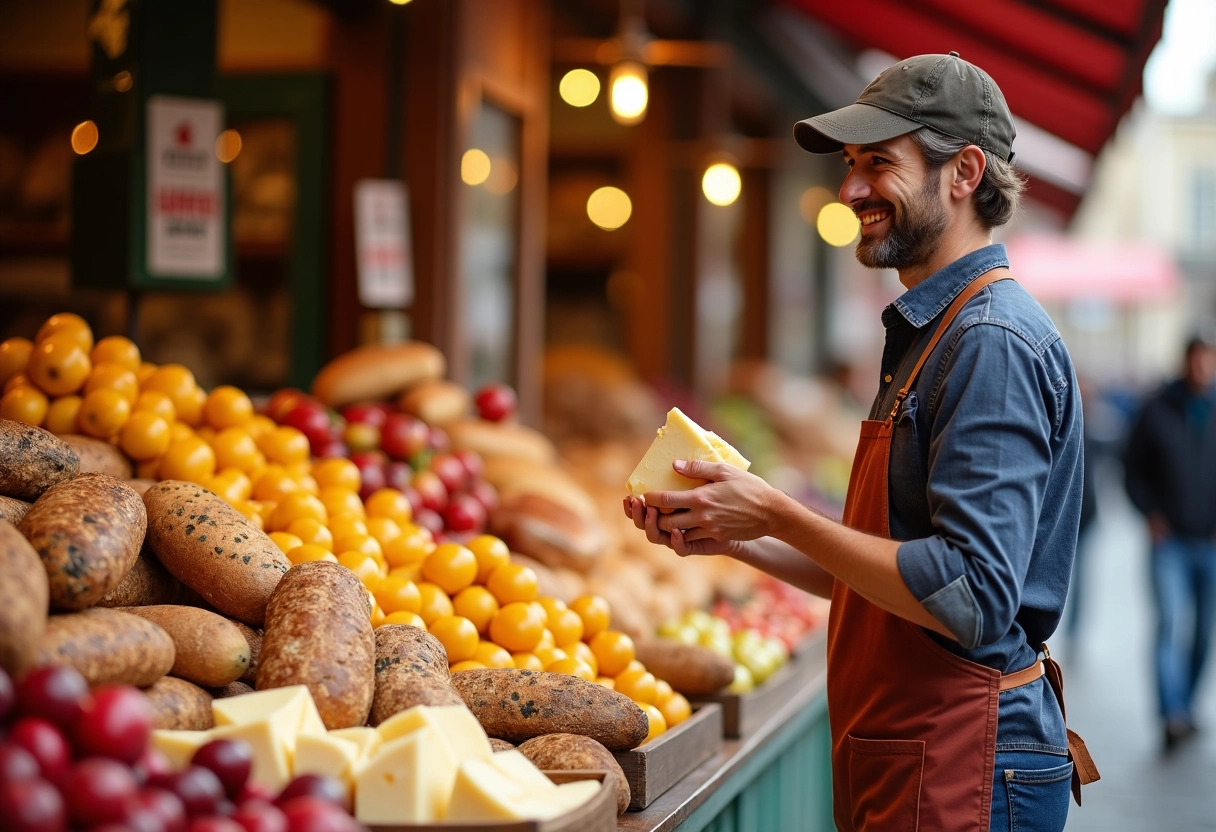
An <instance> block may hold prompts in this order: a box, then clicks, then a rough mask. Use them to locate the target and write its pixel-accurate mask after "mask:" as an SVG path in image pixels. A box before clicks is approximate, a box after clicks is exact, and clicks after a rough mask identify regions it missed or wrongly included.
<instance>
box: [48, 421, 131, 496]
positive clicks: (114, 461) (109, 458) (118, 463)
mask: <svg viewBox="0 0 1216 832" xmlns="http://www.w3.org/2000/svg"><path fill="white" fill-rule="evenodd" d="M59 438H60V439H62V440H63V441H64V442H66V443H67V444H68V447H70V448H71V449H72V450H73V451H75V452H76V456H77V457H79V458H80V473H82V474H88V473H95V474H109V475H110V476H111V477H117V478H118V479H120V480H125V479H130V478H131V475H132V474H133V473H134V472H133V470H132V468H131V460H129V459H127V458H126V456H124V455H123V452H122V451H120V450H118V448H117V447H115V446H114V445H111V444H110V443H109V442H106V441H105V440H103V439H96V438H94V437H92V436H84V435H82V434H79V433H65V434H63V435H62V436H60V437H59ZM140 493H142V492H140Z"/></svg>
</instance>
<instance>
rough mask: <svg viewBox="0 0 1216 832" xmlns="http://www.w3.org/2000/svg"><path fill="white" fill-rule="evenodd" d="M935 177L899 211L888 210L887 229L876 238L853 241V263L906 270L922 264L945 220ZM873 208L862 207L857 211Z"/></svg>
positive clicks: (940, 235)
mask: <svg viewBox="0 0 1216 832" xmlns="http://www.w3.org/2000/svg"><path fill="white" fill-rule="evenodd" d="M938 187H939V185H938V180H937V177H936V176H933V175H931V173H930V175H928V176H926V177H925V184H924V185H923V186H922V187H921V189H920V191H919V192H917V194H916V195H915V196H914V197H913V198H912V199H911V200H910V201H909V202H907V203H905V205H904V208H903V210H902V211H900V212H896V211H895V210H894V206H892V210H891V227H890V229H889V230H888V231H887V233H886V234H885V235H884V236H882V237H879V238H876V239H872V240H871V239H867V238H866V237H864V236H863V237H862V238H861V239H860V240H858V241H857V260H858V261H859V262H860V263H861V264H862V265H863V266H867V267H869V268H871V269H897V270H898V269H908V268H912V267H914V266H919V265H921V264H922V263H924V262H926V261H927V260H928V259H929V257H930V256H931V255H932V254H933V252H934V250H935V249H936V248H937V243H938V241H939V240H940V239H941V237H942V234H943V233H944V232H945V230H946V225H947V224H948V223H949V217H948V216H947V215H946V209H945V206H943V205H942V201H941V197H940V196H939V194H938ZM869 207H875V206H869V205H865V204H862V205H861V206H858V208H857V212H858V213H861V211H862V210H864V209H866V208H869Z"/></svg>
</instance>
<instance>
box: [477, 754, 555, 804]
mask: <svg viewBox="0 0 1216 832" xmlns="http://www.w3.org/2000/svg"><path fill="white" fill-rule="evenodd" d="M490 762H492V763H493V764H494V767H495V768H497V769H498V770H499V771H501V772H502V773H503V774H505V775H507V776H508V777H510V778H511V779H512V780H514V781H515V782H516V783H518V784H519V785H521V786H523V787H524V789H525V790H527V791H528V792H530V793H532V794H545V793H547V792H552V791H554V790H555V789H556V788H557V786H555V785H554V784H553V781H552V780H550V779H549V778H548V777H546V776H545V773H544V772H543V771H541V770H540V769H539V768H537V767H536V764H535V763H533V762H532V761H531V760H529V759H528V758H527V757H525V756H524V753H523V752H522V751H519V750H517V749H510V750H507V751H495V752H494V756H493V759H492V760H491V761H490Z"/></svg>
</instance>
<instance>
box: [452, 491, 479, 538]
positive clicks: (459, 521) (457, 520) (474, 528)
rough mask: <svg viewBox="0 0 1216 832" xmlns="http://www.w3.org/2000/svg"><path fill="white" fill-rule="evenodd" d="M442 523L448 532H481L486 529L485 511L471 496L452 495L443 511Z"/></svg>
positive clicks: (462, 494)
mask: <svg viewBox="0 0 1216 832" xmlns="http://www.w3.org/2000/svg"><path fill="white" fill-rule="evenodd" d="M443 522H444V525H445V526H446V527H447V530H448V531H450V532H481V531H483V530H484V529H485V527H486V509H485V506H483V505H482V504H481V501H480V500H478V499H477V498H476V497H474V496H473V495H471V494H464V493H460V494H453V495H452V496H451V498H450V500H449V501H448V504H447V507H446V508H444V510H443Z"/></svg>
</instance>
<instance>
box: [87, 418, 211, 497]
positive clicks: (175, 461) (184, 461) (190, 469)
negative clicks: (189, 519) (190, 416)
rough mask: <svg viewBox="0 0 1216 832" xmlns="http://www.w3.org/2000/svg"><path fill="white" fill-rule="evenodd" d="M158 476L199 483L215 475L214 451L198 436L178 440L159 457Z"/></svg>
mask: <svg viewBox="0 0 1216 832" xmlns="http://www.w3.org/2000/svg"><path fill="white" fill-rule="evenodd" d="M85 404H86V405H87V404H88V401H87V400H86V401H85ZM159 474H160V478H161V479H162V480H186V481H187V482H199V483H201V482H202V481H203V480H205V479H206V478H207V477H210V476H212V475H213V474H215V451H213V450H211V446H210V445H208V444H207V443H206V442H205V441H203V439H202V438H200V437H198V436H188V437H186V438H185V439H179V440H177V441H175V442H172V443H170V445H169V448H168V450H166V451H165V454H164V456H162V457H161V460H160V471H159Z"/></svg>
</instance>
